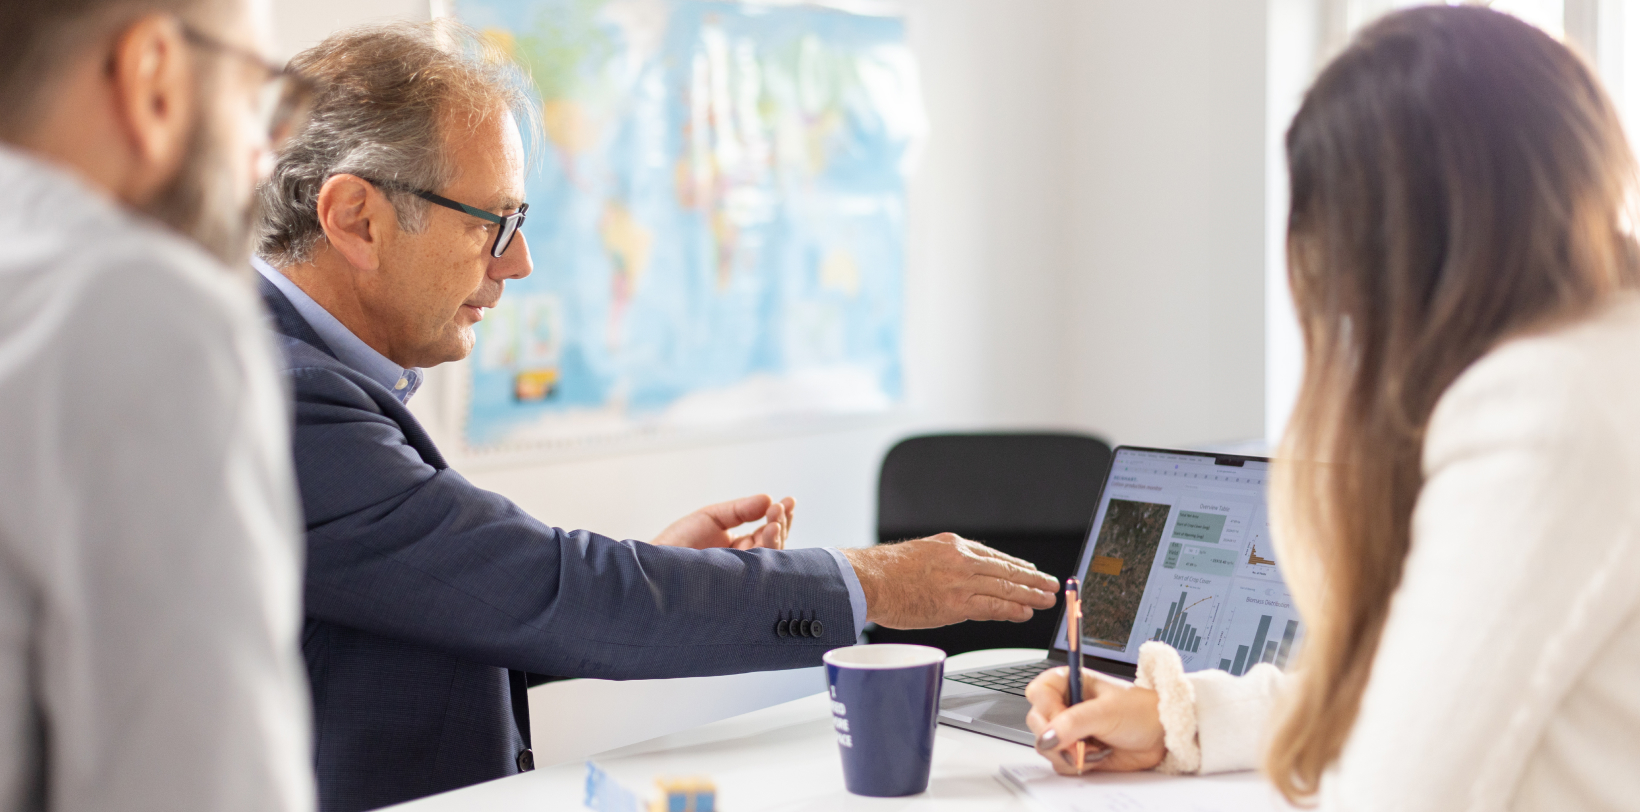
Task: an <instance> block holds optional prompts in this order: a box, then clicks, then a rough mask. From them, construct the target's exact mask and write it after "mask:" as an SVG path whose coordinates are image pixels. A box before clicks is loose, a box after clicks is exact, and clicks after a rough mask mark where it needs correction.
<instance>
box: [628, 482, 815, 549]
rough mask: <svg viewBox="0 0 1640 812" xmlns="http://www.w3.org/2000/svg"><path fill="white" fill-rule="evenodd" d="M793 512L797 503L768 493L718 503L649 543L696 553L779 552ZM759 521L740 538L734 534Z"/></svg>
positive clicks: (699, 511) (670, 527) (790, 523)
mask: <svg viewBox="0 0 1640 812" xmlns="http://www.w3.org/2000/svg"><path fill="white" fill-rule="evenodd" d="M796 509H797V502H796V501H795V500H793V499H792V498H791V497H790V496H788V497H786V498H785V499H782V500H780V501H778V502H776V501H775V500H774V499H773V498H772V497H770V496H768V495H767V494H759V495H757V496H747V497H743V498H740V499H734V500H731V501H728V502H719V503H717V504H715V505H707V506H706V507H703V508H701V509H700V510H697V511H695V512H694V513H691V514H689V515H688V516H685V517H683V518H681V519H679V520H677V521H675V522H673V523H672V524H670V525H668V526H667V528H666V529H665V530H662V531H661V533H660V535H658V536H656V537H655V538H654V539H653V540H651V542H650V543H651V544H663V545H666V546H668V547H693V548H694V549H697V550H704V549H706V548H708V547H733V548H735V549H737V550H750V549H752V548H753V547H768V548H769V549H771V550H780V549H784V548H785V546H786V536H787V535H789V534H790V533H791V530H792V511H794V510H796ZM758 519H762V520H763V521H764V524H763V526H762V527H759V528H757V529H756V530H753V531H751V532H750V533H747V534H745V535H743V536H736V535H734V531H735V530H738V529H739V528H740V526H741V525H743V524H746V523H748V522H755V521H757V520H758Z"/></svg>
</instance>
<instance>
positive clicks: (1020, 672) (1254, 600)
mask: <svg viewBox="0 0 1640 812" xmlns="http://www.w3.org/2000/svg"><path fill="white" fill-rule="evenodd" d="M1269 472H1270V461H1269V460H1268V459H1266V458H1264V457H1247V456H1239V455H1230V454H1213V453H1207V452H1196V451H1178V450H1170V449H1160V448H1137V447H1131V446H1122V447H1119V448H1117V449H1116V451H1115V453H1114V454H1113V455H1112V457H1111V465H1110V472H1109V473H1108V474H1106V476H1105V482H1104V485H1103V486H1102V489H1101V491H1100V494H1099V501H1098V506H1097V507H1096V508H1095V510H1094V514H1093V520H1092V525H1091V527H1090V528H1089V530H1088V535H1087V538H1086V540H1085V541H1083V543H1082V552H1081V555H1080V556H1079V557H1078V563H1077V567H1076V572H1077V573H1078V574H1079V575H1081V577H1082V628H1081V630H1080V633H1081V635H1082V656H1083V666H1084V667H1086V668H1090V669H1093V670H1096V671H1102V672H1105V673H1107V674H1113V675H1115V676H1119V677H1123V678H1126V679H1132V678H1133V676H1134V673H1135V671H1136V669H1137V663H1138V662H1139V646H1140V645H1142V644H1144V643H1145V641H1147V640H1161V641H1163V642H1166V643H1168V644H1169V645H1171V646H1173V648H1175V649H1177V650H1178V652H1179V657H1180V658H1181V659H1182V660H1183V661H1184V667H1185V670H1186V671H1199V670H1202V669H1208V668H1218V669H1221V670H1224V671H1228V672H1230V673H1231V674H1235V675H1238V676H1239V675H1241V674H1243V673H1245V672H1246V671H1247V669H1249V668H1252V667H1253V666H1254V665H1257V664H1258V663H1272V664H1274V665H1275V666H1276V667H1278V668H1281V667H1285V666H1286V664H1287V662H1288V661H1289V660H1291V659H1292V656H1293V653H1294V650H1295V648H1296V647H1297V646H1298V643H1299V641H1300V640H1301V639H1302V638H1303V634H1304V626H1303V624H1302V623H1301V622H1300V621H1299V618H1298V611H1297V608H1296V607H1295V606H1294V605H1293V601H1292V597H1291V595H1290V594H1289V593H1288V591H1287V585H1286V584H1285V583H1284V582H1283V581H1282V578H1281V570H1280V567H1279V566H1278V565H1277V563H1276V554H1275V550H1274V549H1273V547H1272V546H1271V544H1270V528H1269V520H1268V518H1267V516H1266V513H1265V485H1266V482H1267V480H1268V478H1269ZM1066 614H1067V613H1065V612H1062V613H1061V614H1060V617H1059V626H1058V631H1057V632H1056V633H1055V635H1054V638H1053V640H1050V641H1042V640H1030V641H1023V640H1022V641H1020V644H1021V645H1022V646H1032V647H1036V646H1043V645H1044V643H1046V644H1047V645H1046V648H1047V649H1048V658H1047V659H1045V660H1031V661H1026V662H1017V663H1009V664H1006V665H1002V666H996V667H991V668H986V669H982V670H973V671H965V672H959V673H949V674H946V676H945V683H944V685H943V687H942V693H941V698H940V716H939V720H940V722H941V723H943V724H947V725H951V726H953V727H960V728H964V729H966V730H972V731H974V732H976V733H984V734H986V735H990V736H996V737H998V738H1002V739H1007V740H1009V741H1014V742H1019V743H1020V744H1031V743H1033V742H1034V741H1035V737H1034V736H1033V735H1032V734H1031V732H1030V729H1029V728H1027V727H1026V725H1025V714H1026V712H1028V711H1029V710H1030V707H1031V705H1030V703H1029V702H1027V701H1025V686H1026V685H1027V684H1029V683H1030V681H1031V680H1032V679H1033V678H1035V677H1036V675H1037V674H1040V673H1042V672H1043V671H1046V670H1047V669H1049V668H1054V667H1057V666H1062V665H1065V664H1066V662H1067V661H1068V659H1069V654H1068V646H1067V644H1066V641H1067V639H1068V638H1067V637H1066V629H1065V622H1066V620H1065V618H1066Z"/></svg>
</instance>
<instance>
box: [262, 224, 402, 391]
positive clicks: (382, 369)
mask: <svg viewBox="0 0 1640 812" xmlns="http://www.w3.org/2000/svg"><path fill="white" fill-rule="evenodd" d="M251 265H252V266H253V267H255V268H256V271H257V273H260V274H262V278H263V279H266V280H268V282H269V283H270V284H272V285H273V286H274V287H276V288H278V289H279V292H280V293H283V294H285V298H286V299H289V300H290V304H291V306H292V307H294V308H296V312H297V313H299V314H301V316H302V318H303V319H304V320H305V321H307V323H308V326H309V327H312V328H313V332H315V333H318V334H319V338H320V339H322V340H323V341H324V342H325V343H326V344H328V345H329V346H330V350H331V352H334V353H336V360H338V361H341V362H342V363H344V364H347V365H348V366H349V367H352V368H353V371H355V372H358V373H360V374H362V375H364V376H365V377H368V378H370V379H371V380H373V381H375V382H376V383H379V384H381V385H382V386H384V387H386V388H387V391H389V392H391V393H393V397H395V398H398V400H399V402H400V403H409V402H410V396H411V395H414V394H415V393H416V390H417V389H420V388H421V377H422V375H421V370H419V369H415V368H411V369H406V368H404V367H401V366H399V365H398V364H395V363H393V362H392V361H390V360H388V358H387V356H385V355H382V354H381V353H379V352H376V350H375V349H374V348H372V347H371V346H370V345H369V344H366V343H364V341H362V340H361V339H360V338H359V337H358V336H356V335H354V334H353V331H352V330H349V329H347V326H346V325H344V324H342V323H341V322H340V321H338V320H337V319H336V317H335V316H332V315H330V311H328V310H326V309H324V307H323V306H321V305H320V304H319V303H318V302H315V301H313V297H311V296H309V295H307V292H306V291H304V290H302V289H301V288H300V287H298V286H297V285H296V283H295V282H292V281H290V277H288V276H285V275H284V274H282V273H280V272H279V271H278V270H277V269H275V268H274V267H273V266H272V265H269V264H268V263H267V262H265V261H263V260H262V259H261V258H260V257H252V258H251Z"/></svg>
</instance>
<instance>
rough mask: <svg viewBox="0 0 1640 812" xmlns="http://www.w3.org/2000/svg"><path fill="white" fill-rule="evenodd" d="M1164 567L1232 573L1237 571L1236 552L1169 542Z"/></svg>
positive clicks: (1209, 572)
mask: <svg viewBox="0 0 1640 812" xmlns="http://www.w3.org/2000/svg"><path fill="white" fill-rule="evenodd" d="M1162 567H1163V568H1164V569H1170V570H1172V569H1178V570H1185V571H1188V572H1199V573H1201V574H1203V575H1230V574H1231V573H1234V572H1235V571H1236V554H1235V552H1233V551H1231V550H1221V549H1217V548H1214V547H1197V546H1195V545H1191V544H1180V543H1179V542H1177V541H1170V542H1168V543H1167V557H1166V558H1164V559H1162Z"/></svg>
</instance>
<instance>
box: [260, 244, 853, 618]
mask: <svg viewBox="0 0 1640 812" xmlns="http://www.w3.org/2000/svg"><path fill="white" fill-rule="evenodd" d="M251 265H252V266H253V267H255V268H256V272H257V273H260V274H262V277H263V278H264V279H267V280H268V282H269V283H270V284H272V285H273V286H274V287H276V288H278V289H279V292H280V293H283V294H285V298H286V299H289V300H290V303H291V306H292V307H295V308H296V312H297V313H300V314H301V315H302V318H303V319H305V320H306V321H307V323H308V325H309V326H311V327H312V328H313V331H314V332H316V333H318V334H319V338H321V339H323V340H324V342H325V344H327V345H329V346H330V349H331V351H333V352H335V353H336V360H338V361H341V362H342V363H344V364H347V365H348V366H350V367H352V368H353V369H354V370H356V371H358V372H359V373H361V374H363V375H366V376H368V377H369V378H370V379H371V380H374V381H376V382H377V383H379V384H381V385H382V386H385V387H387V390H388V391H389V392H392V393H393V396H394V397H396V398H398V399H399V402H400V403H404V404H409V402H410V396H411V395H414V394H415V393H416V390H417V389H420V388H421V381H422V371H421V370H419V369H414V368H411V369H406V368H404V367H401V366H399V365H398V364H395V363H393V362H392V361H391V360H389V359H388V358H387V356H385V355H382V354H381V353H379V352H376V350H375V349H374V348H373V347H371V346H370V345H369V344H366V343H364V341H363V340H361V339H360V338H359V337H358V336H356V335H354V334H353V331H352V330H349V329H347V325H345V324H342V323H341V321H339V320H337V318H336V317H335V316H332V315H330V311H328V310H326V309H324V307H323V306H321V305H320V304H319V303H318V302H315V301H313V297H311V296H309V295H307V292H306V291H304V290H302V289H301V288H300V287H298V286H297V285H296V283H295V282H292V281H290V278H289V277H287V276H285V275H284V274H282V273H280V272H279V271H278V270H277V269H276V268H274V267H273V266H272V265H269V264H268V263H267V262H265V261H264V260H263V259H262V258H261V257H252V258H251ZM826 552H828V553H831V555H832V557H833V558H835V559H836V560H837V572H838V574H840V575H841V576H842V577H843V585H844V586H846V587H848V603H849V608H850V609H853V610H854V636H855V637H856V638H858V637H859V636H860V633H861V632H863V631H865V628H866V593H865V589H864V588H863V587H861V586H860V577H859V576H858V575H856V574H855V572H854V565H853V564H850V563H849V562H848V557H847V556H845V555H843V551H841V550H838V549H836V548H832V547H828V548H826Z"/></svg>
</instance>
